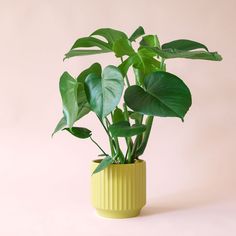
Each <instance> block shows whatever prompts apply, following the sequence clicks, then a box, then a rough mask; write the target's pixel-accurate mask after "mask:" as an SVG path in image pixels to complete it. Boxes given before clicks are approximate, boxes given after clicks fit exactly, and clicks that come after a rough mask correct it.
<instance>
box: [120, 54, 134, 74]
mask: <svg viewBox="0 0 236 236" xmlns="http://www.w3.org/2000/svg"><path fill="white" fill-rule="evenodd" d="M135 63H138V57H137V55H136V54H134V55H132V56H129V57H128V58H127V59H125V60H124V61H123V62H122V63H121V64H120V65H119V66H118V68H119V70H120V71H121V73H122V75H123V76H125V75H126V74H127V72H128V70H129V68H130V66H132V65H133V64H135Z"/></svg>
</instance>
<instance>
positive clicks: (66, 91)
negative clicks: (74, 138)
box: [59, 72, 79, 128]
mask: <svg viewBox="0 0 236 236" xmlns="http://www.w3.org/2000/svg"><path fill="white" fill-rule="evenodd" d="M59 87H60V93H61V98H62V103H63V113H64V116H65V118H66V123H67V125H68V126H69V128H71V127H72V126H73V124H74V122H75V121H76V120H77V115H78V111H79V110H78V109H79V108H78V103H77V90H78V83H77V81H76V80H75V79H74V78H73V77H72V76H71V75H70V74H69V73H68V72H64V73H63V75H62V76H61V78H60V83H59Z"/></svg>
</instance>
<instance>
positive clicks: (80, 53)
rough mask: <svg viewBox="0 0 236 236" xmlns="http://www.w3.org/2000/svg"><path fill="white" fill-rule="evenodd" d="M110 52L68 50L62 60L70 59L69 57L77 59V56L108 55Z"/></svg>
mask: <svg viewBox="0 0 236 236" xmlns="http://www.w3.org/2000/svg"><path fill="white" fill-rule="evenodd" d="M108 52H111V50H105V49H103V50H95V49H93V50H92V49H91V50H70V51H69V52H68V53H66V54H65V57H64V59H63V60H65V59H68V58H71V57H77V56H87V55H94V54H102V53H108Z"/></svg>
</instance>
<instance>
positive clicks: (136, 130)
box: [109, 121, 146, 137]
mask: <svg viewBox="0 0 236 236" xmlns="http://www.w3.org/2000/svg"><path fill="white" fill-rule="evenodd" d="M145 130H146V126H145V125H136V124H135V125H133V126H130V123H129V122H128V121H120V122H118V123H115V124H112V125H110V127H109V131H110V132H111V134H112V136H113V137H131V136H135V135H138V134H141V133H143V132H144V131H145Z"/></svg>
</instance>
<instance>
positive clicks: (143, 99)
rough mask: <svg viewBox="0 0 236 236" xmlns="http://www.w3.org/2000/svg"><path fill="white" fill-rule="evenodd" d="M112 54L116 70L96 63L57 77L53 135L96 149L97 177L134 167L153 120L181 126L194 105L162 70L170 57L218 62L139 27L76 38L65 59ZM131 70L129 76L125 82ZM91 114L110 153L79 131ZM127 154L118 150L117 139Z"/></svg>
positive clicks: (189, 44)
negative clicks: (59, 113) (59, 111)
mask: <svg viewBox="0 0 236 236" xmlns="http://www.w3.org/2000/svg"><path fill="white" fill-rule="evenodd" d="M103 53H114V55H115V57H116V58H117V65H108V66H106V67H104V68H102V66H101V65H100V64H99V63H97V62H95V63H94V64H92V65H91V66H90V67H89V68H86V69H85V70H83V71H82V72H81V73H80V74H79V75H78V76H72V75H70V74H69V73H68V72H64V73H63V74H62V76H61V78H60V93H61V98H62V103H63V117H62V118H61V120H60V121H59V123H58V125H57V126H56V129H55V131H54V133H56V132H57V131H60V130H65V131H68V132H70V133H71V134H72V135H74V136H75V137H77V138H80V139H86V138H88V139H90V140H91V141H92V142H93V143H94V144H95V145H97V147H98V148H99V149H100V151H101V154H100V155H99V156H103V157H104V158H103V160H102V161H101V162H100V164H99V165H98V166H97V168H96V169H95V170H94V173H97V172H99V171H101V170H103V169H104V168H106V167H107V166H109V165H110V164H112V163H116V164H126V163H134V162H135V160H138V159H139V157H140V156H141V155H142V154H143V152H144V151H145V148H146V146H147V143H148V139H149V135H150V132H151V129H152V123H153V119H154V117H177V118H180V119H181V120H182V121H183V120H184V116H185V114H186V113H187V111H188V110H189V108H190V106H191V103H192V100H191V93H190V91H189V88H188V87H187V85H186V84H185V83H184V82H183V81H182V80H181V79H180V78H179V77H178V76H176V75H174V74H172V73H170V72H167V71H166V62H167V60H169V59H172V58H187V59H201V60H211V61H220V60H222V58H221V56H220V55H219V54H218V53H217V52H209V50H208V48H207V47H206V46H205V45H203V44H202V43H198V42H195V41H192V40H187V39H179V40H174V41H171V42H168V43H164V44H160V41H159V38H158V37H157V35H151V34H148V35H145V32H144V29H143V28H142V27H138V28H137V29H136V30H135V31H134V33H133V34H132V35H131V36H130V37H128V36H127V35H126V34H125V33H124V32H121V31H118V30H115V29H111V28H102V29H98V30H96V31H95V32H93V33H92V34H91V35H89V36H88V37H83V38H79V39H78V40H76V42H75V43H74V45H73V46H72V47H71V49H70V50H69V52H68V53H66V54H65V58H64V59H69V58H72V57H78V56H87V55H93V54H103ZM130 69H132V71H133V77H132V79H130V78H128V75H127V74H128V71H129V70H130ZM89 112H94V113H95V114H96V117H97V121H98V122H99V123H100V124H101V125H102V127H103V128H104V130H105V133H106V135H107V137H108V140H109V142H110V150H109V151H108V150H106V151H105V150H103V148H102V147H101V146H100V145H99V144H98V143H97V142H96V141H95V140H94V139H93V138H92V131H90V130H89V129H88V128H84V127H80V126H79V120H80V119H81V118H82V117H84V116H85V115H87V114H88V113H89ZM121 138H124V139H125V141H126V144H127V145H126V149H125V150H122V149H121V147H120V143H119V142H120V139H121Z"/></svg>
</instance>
